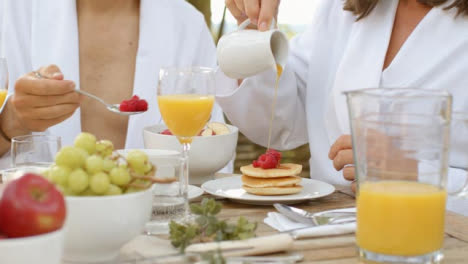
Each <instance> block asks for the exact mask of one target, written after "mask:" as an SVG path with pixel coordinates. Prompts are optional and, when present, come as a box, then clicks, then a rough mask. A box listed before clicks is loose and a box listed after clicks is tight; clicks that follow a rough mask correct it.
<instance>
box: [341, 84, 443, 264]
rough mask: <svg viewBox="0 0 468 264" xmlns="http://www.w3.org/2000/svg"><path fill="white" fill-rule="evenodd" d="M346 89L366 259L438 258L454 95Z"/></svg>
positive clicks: (359, 233)
mask: <svg viewBox="0 0 468 264" xmlns="http://www.w3.org/2000/svg"><path fill="white" fill-rule="evenodd" d="M345 94H346V95H347V100H348V110H349V116H350V126H351V134H352V141H353V153H354V160H355V168H356V177H357V183H358V188H357V198H356V206H357V229H356V242H357V245H358V248H359V256H360V258H361V260H363V261H362V262H364V263H367V262H369V263H375V262H385V263H438V262H439V261H440V260H441V259H442V257H443V255H442V253H441V249H442V246H443V237H444V220H445V204H446V197H447V192H446V189H445V181H446V176H447V170H448V149H449V144H448V143H449V142H450V140H449V138H450V122H451V102H452V98H451V96H450V94H448V93H447V92H445V91H427V90H418V89H410V88H401V89H397V88H395V89H392V88H378V89H364V90H356V91H350V92H346V93H345Z"/></svg>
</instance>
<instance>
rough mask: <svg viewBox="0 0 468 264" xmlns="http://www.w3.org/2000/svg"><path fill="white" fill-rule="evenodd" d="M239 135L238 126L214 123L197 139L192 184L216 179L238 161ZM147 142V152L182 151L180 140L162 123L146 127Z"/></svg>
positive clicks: (193, 153)
mask: <svg viewBox="0 0 468 264" xmlns="http://www.w3.org/2000/svg"><path fill="white" fill-rule="evenodd" d="M238 132H239V129H238V128H237V127H235V126H231V125H227V124H222V123H217V122H213V123H209V124H207V126H206V128H205V129H203V130H202V131H201V132H200V134H199V135H198V136H196V137H194V139H193V142H192V146H191V148H190V155H189V159H190V160H189V162H190V165H189V174H190V178H189V183H190V184H196V185H201V184H203V183H204V182H206V181H208V180H212V179H213V176H214V174H215V173H216V172H218V171H219V170H221V169H222V168H224V167H225V166H226V165H227V164H228V163H229V162H230V161H231V160H232V159H233V158H234V155H235V153H236V147H237V137H238ZM143 139H144V144H145V148H147V149H168V150H175V151H179V152H180V151H182V145H181V144H180V143H179V141H178V140H177V138H176V137H175V136H173V135H172V133H171V132H170V131H169V130H167V128H166V126H165V125H162V124H160V125H155V126H150V127H146V128H144V129H143Z"/></svg>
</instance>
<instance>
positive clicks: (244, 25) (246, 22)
mask: <svg viewBox="0 0 468 264" xmlns="http://www.w3.org/2000/svg"><path fill="white" fill-rule="evenodd" d="M250 24H252V23H251V22H250V19H249V18H247V19H246V20H245V21H244V22H242V23H241V24H240V25H239V28H238V30H244V29H246V28H247V26H248V25H250ZM275 26H276V19H275V18H273V19H272V20H271V25H270V30H271V29H274V28H275Z"/></svg>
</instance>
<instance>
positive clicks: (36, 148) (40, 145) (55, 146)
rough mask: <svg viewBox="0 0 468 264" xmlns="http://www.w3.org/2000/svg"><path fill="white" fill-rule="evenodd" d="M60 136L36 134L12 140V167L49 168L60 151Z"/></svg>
mask: <svg viewBox="0 0 468 264" xmlns="http://www.w3.org/2000/svg"><path fill="white" fill-rule="evenodd" d="M61 145H62V143H61V139H60V137H58V136H54V135H46V134H34V135H26V136H18V137H14V138H13V139H12V140H11V167H12V168H17V167H30V166H36V167H46V166H47V167H48V166H49V165H50V164H51V163H53V162H54V159H55V155H56V154H57V152H59V151H60V148H61Z"/></svg>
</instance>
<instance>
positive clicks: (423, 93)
mask: <svg viewBox="0 0 468 264" xmlns="http://www.w3.org/2000/svg"><path fill="white" fill-rule="evenodd" d="M391 92H414V93H419V94H412V95H411V94H410V95H404V96H401V95H397V94H394V95H392V94H391ZM343 94H344V95H356V94H361V95H366V96H372V97H381V96H382V95H385V97H389V98H430V97H445V98H451V97H452V95H451V94H450V93H449V92H448V91H445V90H429V89H419V88H414V87H407V88H405V87H380V88H363V89H355V90H350V91H344V92H343Z"/></svg>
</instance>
